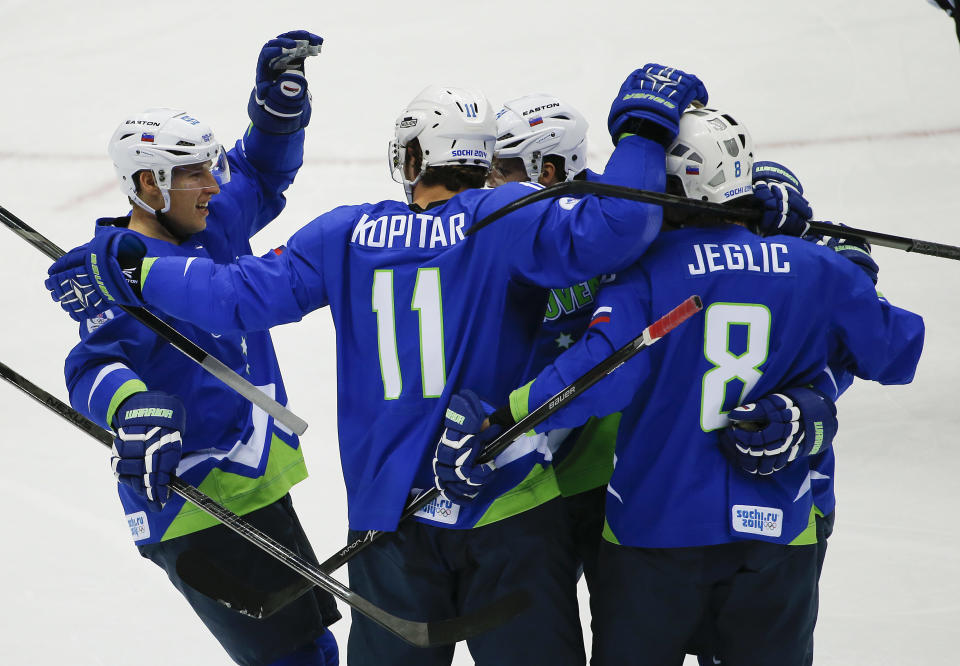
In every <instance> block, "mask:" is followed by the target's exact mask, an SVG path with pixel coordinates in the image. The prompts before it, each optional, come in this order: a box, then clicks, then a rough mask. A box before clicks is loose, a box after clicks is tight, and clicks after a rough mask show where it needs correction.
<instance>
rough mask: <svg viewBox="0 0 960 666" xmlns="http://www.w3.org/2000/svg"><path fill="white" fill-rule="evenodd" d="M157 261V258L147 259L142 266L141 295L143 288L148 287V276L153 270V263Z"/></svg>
mask: <svg viewBox="0 0 960 666" xmlns="http://www.w3.org/2000/svg"><path fill="white" fill-rule="evenodd" d="M156 260H157V258H156V257H145V258H144V260H143V263H142V264H141V265H140V293H143V288H144V287H145V286H146V285H147V274H148V273H149V272H150V269H151V268H153V262H155V261H156Z"/></svg>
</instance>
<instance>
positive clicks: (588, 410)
mask: <svg viewBox="0 0 960 666" xmlns="http://www.w3.org/2000/svg"><path fill="white" fill-rule="evenodd" d="M631 276H632V278H631ZM638 278H639V279H638ZM649 302H650V299H649V283H648V281H647V280H646V279H645V276H643V275H642V274H640V273H639V272H638V271H636V270H634V271H629V272H628V273H625V274H623V276H618V280H617V281H614V282H613V283H611V284H609V285H606V286H604V287H603V288H602V289H601V290H600V293H599V297H598V299H597V308H596V310H594V312H593V315H592V317H591V320H590V324H589V325H588V327H587V330H586V333H585V334H584V335H583V337H582V338H581V339H580V340H579V341H578V342H577V343H576V344H574V345H573V346H572V347H570V349H568V350H567V351H565V352H564V353H562V354H561V355H560V356H558V357H557V358H556V359H555V360H554V362H553V363H551V364H550V365H548V366H547V367H545V368H544V369H543V370H542V371H541V372H540V373H539V374H538V375H537V377H536V378H535V379H534V380H533V381H532V382H530V383H529V384H527V385H526V386H524V387H523V388H521V389H518V390H517V391H514V392H513V394H511V396H510V404H511V411H512V412H513V416H514V418H515V419H518V420H519V419H520V418H523V417H524V416H526V415H527V413H529V412H530V411H533V410H534V409H535V408H537V407H538V406H540V405H541V404H543V403H544V402H546V401H547V400H548V399H550V398H551V397H552V396H554V395H555V394H557V393H559V392H560V391H562V390H563V389H564V388H566V387H567V386H568V385H570V384H571V383H573V382H574V381H575V380H577V379H578V378H580V377H581V376H583V375H584V374H585V373H586V372H588V371H589V370H591V369H592V368H593V367H595V366H596V365H597V364H598V363H600V362H601V361H603V360H605V359H606V358H607V357H608V356H610V355H611V354H612V353H614V352H615V351H617V350H618V349H620V348H621V347H622V346H623V345H625V344H627V343H628V342H630V341H631V340H633V339H634V338H636V337H637V336H638V335H640V334H641V333H642V330H634V329H635V328H636V327H637V322H647V323H648V324H649V323H650V314H649V312H648V303H649ZM649 374H650V363H649V358H648V356H647V355H646V354H644V353H639V354H637V355H635V356H634V357H633V358H631V359H630V360H629V361H627V362H626V363H624V364H623V365H621V366H620V367H618V368H617V369H616V370H614V371H613V372H612V373H610V374H609V375H607V376H606V377H605V378H603V379H602V380H600V381H599V382H598V383H597V384H595V385H594V386H592V387H591V388H589V389H587V390H586V391H585V392H583V393H582V394H580V395H578V396H577V397H576V398H575V399H573V400H570V401H569V402H568V403H567V404H566V405H565V406H564V407H563V408H562V409H559V410H557V412H555V413H554V414H553V415H552V416H551V417H550V418H548V419H547V420H546V421H544V422H543V423H541V424H540V425H539V426H537V427H536V431H537V432H545V431H547V430H551V429H554V428H572V427H576V426H578V425H581V424H583V423H586V422H587V420H588V419H590V417H593V416H606V415H607V414H612V413H614V412H617V411H620V410H621V409H623V408H624V407H625V406H626V405H627V404H628V403H629V402H630V401H631V400H632V399H633V396H634V395H635V394H636V392H637V391H638V390H639V388H640V386H641V384H642V382H643V381H644V379H645V378H646V377H648V376H649Z"/></svg>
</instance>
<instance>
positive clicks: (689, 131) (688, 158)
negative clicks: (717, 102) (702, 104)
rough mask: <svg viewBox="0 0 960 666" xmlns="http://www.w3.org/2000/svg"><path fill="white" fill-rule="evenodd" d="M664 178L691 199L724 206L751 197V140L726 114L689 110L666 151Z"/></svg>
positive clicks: (742, 128)
mask: <svg viewBox="0 0 960 666" xmlns="http://www.w3.org/2000/svg"><path fill="white" fill-rule="evenodd" d="M667 176H668V177H669V176H676V177H677V178H679V179H680V182H681V183H682V185H683V191H684V194H686V196H687V197H689V198H691V199H702V200H703V201H711V202H713V203H724V202H725V201H731V200H733V199H737V198H739V197H742V196H746V195H748V194H752V193H753V139H752V138H750V132H748V131H747V128H746V127H744V126H743V125H741V124H740V123H738V122H737V121H736V120H734V119H733V117H732V116H730V115H729V114H727V113H723V112H722V111H717V110H716V109H708V108H690V109H687V111H686V112H685V113H684V114H683V116H681V118H680V131H679V132H678V133H677V138H676V139H675V140H674V142H673V144H671V146H670V147H669V148H667Z"/></svg>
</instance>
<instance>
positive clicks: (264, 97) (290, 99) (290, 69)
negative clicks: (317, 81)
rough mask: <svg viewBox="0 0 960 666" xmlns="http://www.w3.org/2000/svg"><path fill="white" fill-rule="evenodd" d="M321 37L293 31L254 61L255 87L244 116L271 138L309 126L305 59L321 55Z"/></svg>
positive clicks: (272, 43) (268, 44)
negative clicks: (255, 62) (255, 71)
mask: <svg viewBox="0 0 960 666" xmlns="http://www.w3.org/2000/svg"><path fill="white" fill-rule="evenodd" d="M322 44H323V37H320V36H318V35H314V34H313V33H311V32H307V31H306V30H293V31H291V32H285V33H283V34H282V35H278V36H277V38H276V39H271V40H270V41H269V42H267V43H266V44H264V45H263V48H262V49H260V56H259V57H258V58H257V83H256V86H255V87H254V89H253V90H252V91H251V92H250V101H249V102H248V103H247V113H248V115H249V116H250V120H251V121H252V122H253V124H254V125H255V126H256V127H257V128H259V129H261V130H263V131H264V132H269V133H271V134H292V133H294V132H296V131H298V130H301V129H303V128H304V127H306V126H307V123H309V122H310V99H311V97H310V91H309V90H307V79H306V77H304V75H303V64H304V60H305V59H306V58H309V57H310V56H315V55H317V54H319V53H320V47H321V45H322Z"/></svg>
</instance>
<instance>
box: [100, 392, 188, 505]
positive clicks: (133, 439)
mask: <svg viewBox="0 0 960 666" xmlns="http://www.w3.org/2000/svg"><path fill="white" fill-rule="evenodd" d="M186 421H187V415H186V412H185V411H184V409H183V403H182V402H180V399H179V398H177V397H176V396H173V395H169V394H167V393H163V392H161V391H144V392H142V393H134V394H133V395H131V396H130V397H129V398H127V399H126V400H124V401H123V402H122V403H121V404H120V407H119V408H117V413H116V415H115V416H114V423H115V424H116V425H115V429H116V433H117V436H116V437H115V438H114V440H113V456H112V457H111V458H110V464H111V465H112V466H113V474H114V476H116V477H117V481H119V482H120V483H122V484H124V485H127V486H130V487H131V488H133V490H134V492H135V493H137V494H138V495H140V496H141V497H145V498H146V499H147V503H148V505H149V507H150V509H151V510H152V511H160V510H161V509H162V508H163V505H164V504H165V503H166V502H167V500H168V499H169V498H170V487H169V485H168V484H169V483H170V479H171V477H172V476H173V475H174V474H175V473H176V471H177V464H179V462H180V451H181V439H180V438H181V433H183V429H184V426H185V425H186Z"/></svg>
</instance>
